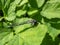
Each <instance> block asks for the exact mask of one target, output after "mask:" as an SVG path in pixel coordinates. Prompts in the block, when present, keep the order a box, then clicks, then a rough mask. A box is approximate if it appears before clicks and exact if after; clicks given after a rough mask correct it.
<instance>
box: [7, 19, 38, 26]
mask: <svg viewBox="0 0 60 45" xmlns="http://www.w3.org/2000/svg"><path fill="white" fill-rule="evenodd" d="M29 23H31V25H32V26H36V25H37V24H38V22H37V21H36V20H34V19H32V20H28V21H25V22H22V23H20V24H15V23H10V24H9V26H8V27H14V26H19V25H24V24H29Z"/></svg>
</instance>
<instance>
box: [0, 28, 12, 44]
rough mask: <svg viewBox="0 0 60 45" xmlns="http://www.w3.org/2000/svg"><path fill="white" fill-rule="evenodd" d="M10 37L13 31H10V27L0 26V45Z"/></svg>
mask: <svg viewBox="0 0 60 45" xmlns="http://www.w3.org/2000/svg"><path fill="white" fill-rule="evenodd" d="M11 39H13V33H12V32H11V31H10V29H6V28H4V29H2V28H0V45H4V44H5V43H6V42H8V41H10V40H11Z"/></svg>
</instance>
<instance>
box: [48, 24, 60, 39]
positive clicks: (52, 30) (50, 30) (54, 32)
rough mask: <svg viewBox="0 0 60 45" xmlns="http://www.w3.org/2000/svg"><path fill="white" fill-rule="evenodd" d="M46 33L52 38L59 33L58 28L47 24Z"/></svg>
mask: <svg viewBox="0 0 60 45" xmlns="http://www.w3.org/2000/svg"><path fill="white" fill-rule="evenodd" d="M48 33H49V35H50V36H51V37H52V39H53V40H55V38H56V37H57V36H58V35H59V34H60V29H56V28H54V27H52V26H51V25H50V24H48Z"/></svg>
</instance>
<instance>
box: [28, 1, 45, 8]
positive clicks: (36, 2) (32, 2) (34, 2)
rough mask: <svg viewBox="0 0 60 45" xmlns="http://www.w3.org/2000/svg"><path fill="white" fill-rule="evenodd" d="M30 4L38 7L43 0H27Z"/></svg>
mask: <svg viewBox="0 0 60 45" xmlns="http://www.w3.org/2000/svg"><path fill="white" fill-rule="evenodd" d="M28 1H29V3H30V5H31V6H32V7H34V8H40V7H41V6H42V5H43V3H44V1H45V0H28Z"/></svg>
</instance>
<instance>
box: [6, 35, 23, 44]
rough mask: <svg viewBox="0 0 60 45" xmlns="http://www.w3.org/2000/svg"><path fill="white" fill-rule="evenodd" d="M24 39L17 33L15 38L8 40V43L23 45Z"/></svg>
mask: <svg viewBox="0 0 60 45" xmlns="http://www.w3.org/2000/svg"><path fill="white" fill-rule="evenodd" d="M23 44H24V40H23V39H22V38H21V37H20V35H19V34H17V35H15V36H14V38H13V39H12V40H11V41H10V42H8V43H7V44H6V45H23Z"/></svg>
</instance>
